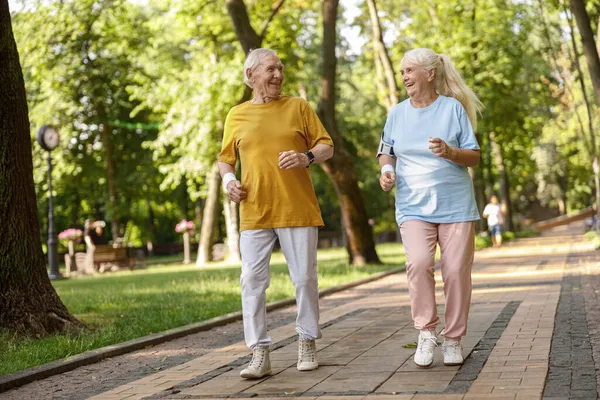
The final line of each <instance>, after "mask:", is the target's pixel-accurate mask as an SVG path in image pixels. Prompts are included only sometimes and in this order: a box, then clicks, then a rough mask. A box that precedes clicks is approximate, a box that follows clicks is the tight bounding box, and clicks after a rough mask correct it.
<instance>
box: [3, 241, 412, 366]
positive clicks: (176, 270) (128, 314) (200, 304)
mask: <svg viewBox="0 0 600 400" xmlns="http://www.w3.org/2000/svg"><path fill="white" fill-rule="evenodd" d="M377 251H378V254H379V256H380V258H381V259H382V261H383V262H384V263H385V264H379V265H366V266H364V267H353V266H350V265H348V264H347V262H346V259H347V255H346V252H345V250H344V249H340V248H336V249H323V250H319V253H318V259H319V263H318V270H319V287H320V288H321V289H324V288H328V287H332V286H335V285H339V284H342V283H346V282H350V281H353V280H356V279H360V278H363V277H366V276H369V275H372V274H374V273H377V272H381V271H386V270H390V269H395V268H399V267H402V266H403V265H404V262H405V257H404V250H403V248H402V245H400V244H393V243H392V244H383V245H379V246H378V247H377ZM271 263H272V264H271V265H272V268H271V286H270V287H269V289H268V290H267V300H268V301H275V300H281V299H285V298H289V297H293V295H294V288H293V285H292V282H291V280H290V278H289V274H288V271H287V265H286V264H285V259H284V257H283V255H282V254H281V253H280V252H276V253H274V254H273V258H272V261H271ZM239 274H240V266H239V265H227V264H225V263H211V264H210V265H208V266H206V267H201V268H198V267H196V266H195V265H183V264H170V265H166V264H157V265H149V266H148V267H147V268H146V269H143V270H134V271H119V272H114V273H106V274H101V275H95V276H86V277H77V278H72V279H68V280H62V281H54V282H53V284H54V287H55V288H56V291H57V292H58V294H59V295H60V297H61V299H62V300H63V302H64V303H65V304H66V306H67V307H68V308H69V310H70V311H71V312H72V313H73V314H74V315H75V316H76V317H77V318H79V319H80V320H81V321H83V322H84V323H85V324H86V325H87V326H88V329H87V330H85V331H83V332H82V333H80V334H78V335H71V336H67V335H58V336H52V337H49V338H29V339H24V338H16V337H11V336H9V335H8V334H6V333H4V334H3V333H0V375H5V374H8V373H11V372H15V371H19V370H22V369H25V368H28V367H32V366H35V365H40V364H43V363H47V362H50V361H53V360H56V359H59V358H63V357H67V356H71V355H75V354H79V353H82V352H84V351H87V350H92V349H96V348H99V347H102V346H107V345H110V344H115V343H119V342H124V341H126V340H130V339H134V338H138V337H141V336H144V335H148V334H151V333H156V332H160V331H164V330H167V329H171V328H175V327H179V326H182V325H186V324H190V323H193V322H199V321H205V320H207V319H210V318H213V317H217V316H220V315H223V314H226V313H230V312H234V311H240V310H241V297H240V285H239ZM241 339H242V338H240V340H241Z"/></svg>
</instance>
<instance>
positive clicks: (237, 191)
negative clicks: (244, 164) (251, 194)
mask: <svg viewBox="0 0 600 400" xmlns="http://www.w3.org/2000/svg"><path fill="white" fill-rule="evenodd" d="M217 164H218V165H219V173H220V174H221V178H223V188H224V189H225V191H226V192H227V194H228V195H229V200H231V201H234V202H236V203H239V202H241V201H242V200H244V199H245V198H246V197H248V194H247V193H246V192H245V191H244V190H242V184H241V182H240V181H239V180H238V179H237V178H236V176H235V167H234V166H233V165H231V164H227V163H224V162H222V161H219V162H218V163H217Z"/></svg>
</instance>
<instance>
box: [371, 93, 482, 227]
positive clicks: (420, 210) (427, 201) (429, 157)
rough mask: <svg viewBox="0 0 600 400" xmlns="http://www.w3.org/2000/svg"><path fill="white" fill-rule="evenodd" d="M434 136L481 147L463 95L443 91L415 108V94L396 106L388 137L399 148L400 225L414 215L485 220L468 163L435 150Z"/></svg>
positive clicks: (445, 219) (440, 219)
mask: <svg viewBox="0 0 600 400" xmlns="http://www.w3.org/2000/svg"><path fill="white" fill-rule="evenodd" d="M429 138H441V139H442V140H444V141H445V142H446V143H447V144H448V145H449V146H452V147H458V148H461V149H475V150H478V149H479V144H478V143H477V139H476V138H475V134H474V133H473V128H472V126H471V122H470V121H469V118H468V116H467V113H466V111H465V109H464V108H463V106H462V104H460V102H459V101H458V100H456V99H454V98H452V97H446V96H441V95H440V96H439V97H438V98H437V99H436V100H435V101H434V102H433V103H432V104H430V105H429V106H427V107H425V108H415V107H413V106H412V105H411V103H410V99H407V100H404V101H403V102H401V103H400V104H398V105H396V106H395V107H394V108H393V109H392V110H391V112H390V115H389V116H388V119H387V121H386V123H385V128H384V130H383V137H382V141H383V142H384V143H386V144H388V145H390V146H392V147H393V151H394V156H395V157H396V221H397V223H398V226H400V225H402V223H403V222H405V221H408V220H413V219H417V220H422V221H427V222H432V223H454V222H466V221H475V220H478V219H480V218H481V217H480V215H479V211H478V210H477V203H476V202H475V196H474V193H473V182H472V180H471V177H470V176H469V172H468V170H467V168H465V167H461V166H460V165H458V164H455V163H453V162H452V161H448V160H446V159H445V158H440V157H437V156H436V155H435V154H433V153H432V152H431V150H430V149H429V146H430V145H431V143H429V141H428V140H429ZM379 154H381V153H379ZM379 154H378V155H379Z"/></svg>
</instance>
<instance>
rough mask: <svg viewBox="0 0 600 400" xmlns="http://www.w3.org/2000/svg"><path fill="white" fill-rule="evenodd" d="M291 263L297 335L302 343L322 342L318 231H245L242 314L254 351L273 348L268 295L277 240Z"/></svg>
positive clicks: (312, 229) (241, 280)
mask: <svg viewBox="0 0 600 400" xmlns="http://www.w3.org/2000/svg"><path fill="white" fill-rule="evenodd" d="M276 239H279V244H280V245H281V249H282V251H283V254H284V256H285V259H286V261H287V263H288V269H289V272H290V277H291V278H292V283H293V284H294V287H295V288H296V305H297V306H298V316H297V318H296V332H298V333H299V334H300V337H301V338H302V339H319V338H320V337H321V330H320V329H319V289H318V282H317V239H318V228H317V227H314V226H309V227H294V228H274V229H257V230H245V231H242V233H241V235H240V253H241V255H242V275H241V278H240V283H241V285H242V310H243V314H244V337H245V339H246V344H247V345H248V347H250V348H254V347H255V346H258V347H269V346H270V345H271V338H270V337H269V335H268V334H267V321H266V319H267V310H266V294H265V291H266V290H267V288H268V287H269V283H270V266H269V262H270V260H271V253H272V251H273V246H274V245H275V240H276Z"/></svg>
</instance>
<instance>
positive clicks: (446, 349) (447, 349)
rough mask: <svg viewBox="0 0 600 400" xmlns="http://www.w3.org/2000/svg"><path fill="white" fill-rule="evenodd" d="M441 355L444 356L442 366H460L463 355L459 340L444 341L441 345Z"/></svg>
mask: <svg viewBox="0 0 600 400" xmlns="http://www.w3.org/2000/svg"><path fill="white" fill-rule="evenodd" d="M442 354H444V365H446V366H448V367H449V366H452V365H462V363H463V361H464V360H463V355H462V346H461V344H460V340H453V339H446V340H444V344H442Z"/></svg>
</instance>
